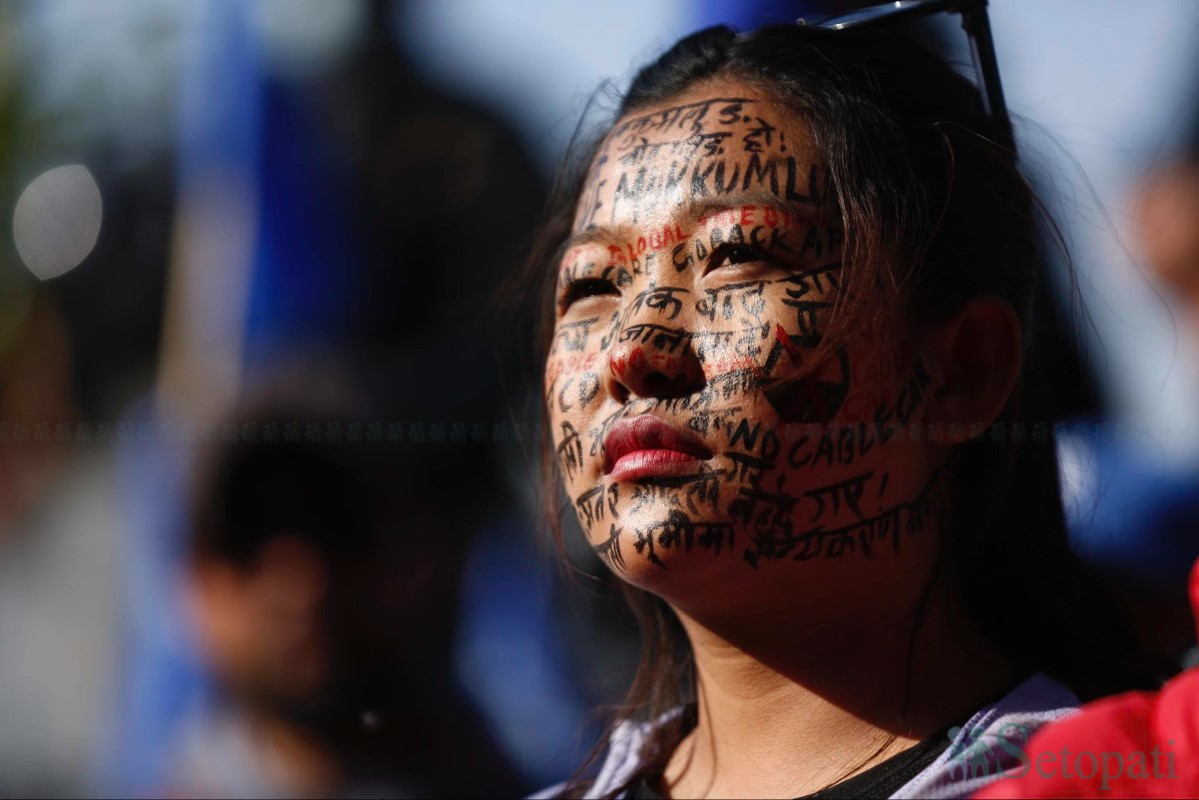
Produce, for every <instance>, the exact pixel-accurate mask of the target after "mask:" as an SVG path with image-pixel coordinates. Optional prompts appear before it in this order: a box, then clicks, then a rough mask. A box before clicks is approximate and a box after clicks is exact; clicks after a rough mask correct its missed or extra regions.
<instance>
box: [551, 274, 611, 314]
mask: <svg viewBox="0 0 1199 800" xmlns="http://www.w3.org/2000/svg"><path fill="white" fill-rule="evenodd" d="M602 295H617V296H619V295H620V290H619V289H617V288H616V285H615V284H613V283H612V281H609V280H605V279H603V278H583V279H581V280H577V281H571V282H570V284H569V285H568V286H566V288H565V289H564V290H563V291H562V299H561V300H560V305H561V308H562V310H563V311H565V310H566V309H568V308H570V307H571V305H573V304H574V303H576V302H577V301H579V300H584V299H586V298H588V297H600V296H602Z"/></svg>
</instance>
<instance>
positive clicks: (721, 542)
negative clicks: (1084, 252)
mask: <svg viewBox="0 0 1199 800" xmlns="http://www.w3.org/2000/svg"><path fill="white" fill-rule="evenodd" d="M843 242H844V231H843V230H842V228H841V216H840V213H839V211H838V210H837V203H836V198H835V196H834V194H833V191H832V188H831V182H830V178H829V173H828V171H827V170H826V168H825V166H824V164H823V163H822V161H821V159H820V158H819V156H818V155H817V153H816V151H815V149H814V148H813V147H812V145H811V143H810V139H809V136H808V133H807V128H806V126H805V124H804V123H803V121H802V120H801V119H800V118H798V117H797V116H795V115H794V114H792V113H789V112H787V111H785V110H783V109H781V108H779V107H778V106H777V105H775V104H773V103H771V102H769V101H768V100H765V99H763V98H762V95H761V92H760V91H758V90H754V89H751V88H750V87H748V86H746V85H743V84H740V83H737V82H719V83H717V82H711V83H707V84H704V85H703V86H700V87H696V88H694V89H692V90H690V91H688V92H686V93H684V94H683V95H680V96H679V97H677V98H674V99H673V100H672V101H670V102H669V104H668V105H664V106H658V107H652V108H650V109H648V110H645V111H639V112H637V113H635V114H634V115H631V116H629V117H625V118H624V119H622V120H620V121H619V122H618V123H617V125H616V127H615V128H614V129H613V130H612V131H611V133H609V135H608V136H607V138H606V139H605V141H604V144H603V146H602V147H601V150H600V152H599V155H598V156H597V157H596V159H595V161H594V162H593V165H592V169H591V172H590V174H589V176H588V179H587V182H586V185H585V187H584V190H583V193H582V195H581V197H580V200H579V203H578V207H577V211H576V217H575V230H574V235H573V236H572V237H571V239H570V240H569V241H568V242H567V244H566V246H565V247H564V248H563V256H562V258H561V262H560V264H559V275H558V292H557V298H558V300H557V319H556V326H555V331H554V341H553V345H552V348H551V352H550V355H549V359H548V361H547V364H546V378H545V401H546V403H547V404H548V406H549V411H550V416H551V423H552V432H553V435H554V444H555V447H556V452H557V456H558V461H559V466H560V468H561V472H562V474H563V477H564V480H565V484H566V488H567V491H568V494H569V496H570V499H571V501H572V503H573V505H574V507H575V510H576V512H577V513H578V516H579V520H580V523H581V525H582V527H583V530H584V531H585V532H586V534H587V537H588V539H589V541H590V543H591V544H592V546H593V547H594V548H595V550H596V552H597V553H599V555H600V556H601V557H602V558H604V559H605V561H606V562H607V563H608V564H609V565H610V566H611V567H612V568H613V569H614V570H615V571H616V572H617V573H618V574H620V575H622V576H623V577H624V578H626V579H627V580H629V581H631V582H633V583H636V584H638V585H641V586H643V587H645V588H649V589H651V590H655V591H667V592H668V591H669V589H665V588H664V587H667V586H669V585H673V584H674V583H676V582H677V581H679V580H682V581H684V582H688V581H687V578H686V576H693V577H694V576H704V577H705V578H710V577H713V576H717V575H719V576H721V580H723V577H724V576H727V575H730V574H732V573H730V571H734V570H735V571H738V572H739V573H740V574H748V575H755V574H756V575H762V574H763V573H766V572H769V571H775V572H777V571H778V570H779V569H780V568H781V567H782V566H783V565H796V562H807V563H813V562H821V563H827V562H841V563H847V562H849V561H851V560H863V559H865V560H871V559H874V558H875V557H878V556H887V555H891V556H895V555H897V554H899V553H900V552H901V551H902V550H904V548H905V545H906V546H908V547H911V545H908V542H909V540H911V539H915V538H918V534H919V532H920V530H921V529H922V527H923V524H924V523H923V521H924V519H925V517H927V516H928V515H929V514H931V513H934V512H935V506H936V505H937V504H936V502H935V498H934V495H935V494H936V489H937V487H938V484H939V481H937V480H935V479H934V478H935V476H936V473H935V471H934V470H933V469H931V468H930V467H929V466H928V464H927V463H926V459H924V458H923V457H922V453H923V450H922V448H920V447H919V446H913V445H910V444H905V443H903V431H904V429H905V427H906V426H908V425H909V424H911V423H915V422H917V421H918V418H919V415H920V412H921V409H922V406H923V402H924V399H925V398H924V395H925V391H926V389H927V387H928V385H929V377H928V375H927V372H926V370H925V369H924V368H923V365H922V363H921V361H920V359H919V358H918V357H917V356H916V355H915V354H914V353H913V352H912V348H911V346H910V341H909V338H910V337H908V336H906V335H905V329H904V323H903V315H902V314H901V313H900V312H899V309H898V308H896V307H895V305H896V304H895V303H894V302H891V301H888V300H886V299H885V296H884V294H883V293H882V291H881V289H878V288H877V286H876V284H875V282H874V281H865V282H858V283H855V284H853V285H854V286H855V287H858V286H864V287H865V291H863V290H862V289H855V291H856V292H858V294H857V296H855V297H853V298H852V301H853V302H852V303H846V302H845V301H847V300H849V299H850V298H849V297H847V294H848V289H847V286H848V285H849V284H848V282H847V281H846V277H847V275H848V272H847V271H848V270H849V269H851V268H852V265H847V264H843V263H842V258H843ZM838 315H839V316H838ZM834 322H837V323H839V324H833V323H834ZM668 573H669V575H670V576H671V577H670V580H667V574H668ZM689 583H690V585H692V586H698V585H701V584H703V583H704V582H703V581H690V582H689ZM726 585H727V584H726Z"/></svg>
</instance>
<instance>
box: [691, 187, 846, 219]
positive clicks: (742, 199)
mask: <svg viewBox="0 0 1199 800" xmlns="http://www.w3.org/2000/svg"><path fill="white" fill-rule="evenodd" d="M743 206H758V207H762V208H769V209H772V210H774V211H777V212H778V213H779V214H780V215H787V216H790V217H792V218H793V219H797V220H802V221H803V222H805V223H807V224H809V225H815V224H817V223H818V222H819V221H820V219H821V218H822V217H824V216H826V215H825V214H823V213H822V212H820V211H817V212H816V213H813V211H812V210H811V209H806V208H802V207H797V206H795V205H792V204H791V203H788V202H786V201H784V200H780V199H779V198H778V197H776V196H775V195H773V194H770V193H769V192H747V193H745V194H739V195H736V196H735V197H706V198H703V199H700V200H696V201H694V202H691V203H688V204H686V205H685V206H683V207H682V208H681V209H679V213H678V214H676V216H675V218H676V220H677V221H678V222H679V223H680V224H687V225H690V224H692V223H694V222H696V221H698V220H700V219H704V218H706V217H711V216H714V215H715V214H717V213H719V212H721V211H736V210H738V209H740V208H742V207H743Z"/></svg>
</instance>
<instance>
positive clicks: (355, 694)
mask: <svg viewBox="0 0 1199 800" xmlns="http://www.w3.org/2000/svg"><path fill="white" fill-rule="evenodd" d="M315 363H320V364H322V367H321V368H320V370H319V376H320V377H318V378H314V377H312V376H311V375H305V376H304V378H303V379H302V380H298V379H292V380H290V381H283V380H280V381H279V382H276V383H274V384H273V385H271V386H268V387H267V388H265V389H264V390H263V392H262V393H257V396H256V397H255V398H253V399H250V400H249V401H248V402H247V403H246V404H245V406H243V408H242V409H241V410H240V411H239V413H238V414H237V415H236V417H235V422H236V425H237V429H238V430H239V431H243V432H244V433H245V435H243V436H242V437H241V438H240V440H239V441H235V442H232V443H227V444H221V445H219V446H218V447H216V448H215V451H214V452H213V453H212V454H211V455H212V458H211V459H210V461H209V463H208V464H207V466H206V467H204V468H202V469H201V470H200V472H199V477H198V481H197V486H196V489H197V491H196V494H195V497H194V516H193V518H192V519H193V528H192V532H191V539H190V548H189V549H190V554H191V555H190V557H189V566H188V580H187V593H188V595H189V596H190V598H191V601H190V603H189V606H190V608H191V609H192V614H193V617H194V619H195V621H196V625H197V630H198V633H199V642H200V645H201V648H202V650H203V652H204V654H205V656H206V658H207V659H208V661H209V663H210V664H211V667H212V670H213V673H214V677H215V681H216V684H217V690H218V697H217V702H216V703H215V704H214V707H213V708H212V709H211V711H210V712H209V713H207V714H204V715H202V716H200V717H198V718H195V719H192V720H190V722H189V725H188V726H187V728H186V729H185V730H184V731H183V735H182V738H181V739H180V741H179V743H178V748H179V749H178V750H177V751H176V753H175V758H174V759H173V769H172V771H171V773H170V774H169V777H168V779H167V783H166V785H165V786H164V787H162V791H163V792H165V793H166V794H168V795H171V796H200V797H312V796H355V797H361V796H378V797H383V796H388V797H429V796H447V797H448V796H510V795H512V794H513V793H515V792H518V791H519V790H520V783H519V781H518V779H517V778H516V777H515V774H514V773H513V772H511V771H510V770H509V768H508V767H507V765H506V762H505V760H504V758H503V757H502V756H501V755H500V753H499V751H498V749H497V748H496V746H495V744H494V742H493V741H492V740H491V739H490V738H489V736H488V734H487V733H486V728H485V726H484V725H483V724H482V721H481V719H480V718H479V717H478V715H477V713H476V712H475V711H474V710H473V709H472V707H471V705H470V704H469V703H468V702H467V701H466V700H464V698H463V695H462V693H461V692H460V690H459V689H458V688H457V686H456V684H455V679H454V670H453V663H452V656H453V650H452V646H453V643H454V632H455V627H456V620H457V613H458V602H457V596H458V591H459V584H460V582H461V570H462V563H463V559H464V557H465V554H466V551H467V549H468V546H469V543H470V541H471V538H472V537H471V531H472V528H473V527H474V526H476V525H477V518H478V515H479V514H480V512H482V511H483V510H484V509H485V508H486V505H487V504H486V502H478V503H474V504H470V503H463V502H461V497H460V494H459V491H460V490H461V487H462V486H463V481H469V480H470V479H471V477H472V475H474V474H477V471H472V470H471V469H470V468H469V465H470V464H471V463H472V462H475V461H477V457H478V452H477V451H478V449H479V448H477V447H476V448H473V450H474V451H475V452H472V448H471V447H470V446H469V445H467V444H463V445H461V446H448V447H442V448H435V449H429V448H421V449H420V450H419V451H416V450H414V449H413V447H412V446H408V447H403V446H399V447H397V446H396V445H394V444H388V443H386V442H381V441H368V440H367V439H366V438H365V432H366V428H367V426H368V425H369V424H370V421H371V420H373V419H376V417H375V416H374V415H369V414H365V415H364V414H362V413H359V412H358V411H357V410H356V409H355V405H359V406H360V405H361V404H360V403H358V402H357V401H355V400H353V399H352V398H349V397H348V396H347V393H346V391H345V390H343V388H342V387H343V386H344V384H339V382H338V380H337V379H336V378H335V377H334V375H335V373H336V369H335V368H334V367H331V366H330V365H329V363H328V362H321V361H313V360H311V359H310V360H309V361H308V365H309V366H312V365H313V364H315ZM339 395H340V396H339ZM313 425H315V426H318V428H319V430H320V431H321V432H322V434H323V435H324V439H323V441H319V442H314V441H312V440H311V438H310V437H309V438H305V437H303V436H302V434H301V433H300V431H301V430H312V428H311V427H310V426H313ZM334 431H336V432H337V433H336V434H334V433H333V432H334ZM467 485H469V483H468V484H467Z"/></svg>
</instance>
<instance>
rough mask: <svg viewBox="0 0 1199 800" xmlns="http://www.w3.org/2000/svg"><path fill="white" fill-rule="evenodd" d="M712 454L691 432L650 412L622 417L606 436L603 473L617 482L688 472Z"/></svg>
mask: <svg viewBox="0 0 1199 800" xmlns="http://www.w3.org/2000/svg"><path fill="white" fill-rule="evenodd" d="M711 457H712V451H711V450H709V449H708V448H707V447H704V445H703V444H702V443H701V442H699V440H697V439H696V438H695V436H693V435H692V434H691V433H690V432H689V431H683V430H679V429H678V428H675V427H674V426H672V425H668V424H667V423H665V422H663V421H662V420H660V419H658V418H657V417H653V416H650V415H649V414H642V415H641V416H639V417H633V418H632V419H622V420H621V421H620V422H617V423H616V424H615V425H613V426H612V429H611V430H609V431H608V435H607V437H606V438H605V439H604V473H605V474H607V476H608V477H609V478H611V479H612V480H614V481H635V480H638V479H640V478H648V477H659V476H669V475H685V474H687V473H688V472H691V471H694V470H695V469H696V467H697V466H698V465H699V462H700V461H702V460H704V459H708V458H711Z"/></svg>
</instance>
